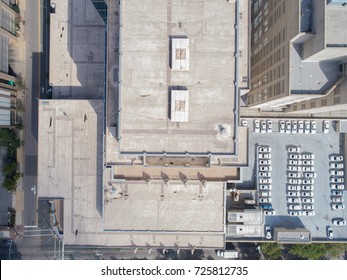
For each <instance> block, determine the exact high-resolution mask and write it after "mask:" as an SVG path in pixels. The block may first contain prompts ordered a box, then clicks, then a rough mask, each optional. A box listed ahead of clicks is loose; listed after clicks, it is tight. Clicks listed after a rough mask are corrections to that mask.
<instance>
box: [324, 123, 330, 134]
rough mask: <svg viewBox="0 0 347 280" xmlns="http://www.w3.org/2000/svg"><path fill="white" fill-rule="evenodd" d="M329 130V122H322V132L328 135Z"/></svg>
mask: <svg viewBox="0 0 347 280" xmlns="http://www.w3.org/2000/svg"><path fill="white" fill-rule="evenodd" d="M329 128H330V123H329V121H323V132H324V133H328V132H329Z"/></svg>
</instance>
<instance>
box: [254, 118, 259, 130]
mask: <svg viewBox="0 0 347 280" xmlns="http://www.w3.org/2000/svg"><path fill="white" fill-rule="evenodd" d="M254 131H255V132H260V121H259V120H254Z"/></svg>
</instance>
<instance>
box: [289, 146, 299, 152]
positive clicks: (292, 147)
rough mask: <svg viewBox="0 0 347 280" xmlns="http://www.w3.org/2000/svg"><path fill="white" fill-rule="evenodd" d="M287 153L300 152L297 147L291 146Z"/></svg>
mask: <svg viewBox="0 0 347 280" xmlns="http://www.w3.org/2000/svg"><path fill="white" fill-rule="evenodd" d="M287 151H288V152H289V153H299V152H300V148H299V147H297V146H291V147H288V148H287Z"/></svg>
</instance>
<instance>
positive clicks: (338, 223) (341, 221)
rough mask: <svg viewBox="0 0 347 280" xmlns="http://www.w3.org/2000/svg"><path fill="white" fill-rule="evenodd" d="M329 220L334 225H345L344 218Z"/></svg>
mask: <svg viewBox="0 0 347 280" xmlns="http://www.w3.org/2000/svg"><path fill="white" fill-rule="evenodd" d="M331 221H332V223H333V225H334V226H345V225H346V224H347V223H346V220H345V219H344V218H333V219H332V220H331Z"/></svg>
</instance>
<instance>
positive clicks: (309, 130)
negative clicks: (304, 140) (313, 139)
mask: <svg viewBox="0 0 347 280" xmlns="http://www.w3.org/2000/svg"><path fill="white" fill-rule="evenodd" d="M304 132H305V134H309V133H310V132H311V126H310V122H309V121H305V128H304Z"/></svg>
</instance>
